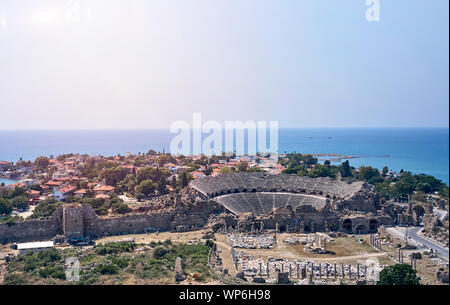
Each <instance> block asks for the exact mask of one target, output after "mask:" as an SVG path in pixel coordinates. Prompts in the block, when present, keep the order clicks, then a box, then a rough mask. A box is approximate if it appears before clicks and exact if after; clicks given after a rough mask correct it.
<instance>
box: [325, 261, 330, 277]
mask: <svg viewBox="0 0 450 305" xmlns="http://www.w3.org/2000/svg"><path fill="white" fill-rule="evenodd" d="M328 266H329V265H328V263H326V268H327V278H328V275H329V273H330V272H329V270H328Z"/></svg>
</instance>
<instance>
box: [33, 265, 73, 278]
mask: <svg viewBox="0 0 450 305" xmlns="http://www.w3.org/2000/svg"><path fill="white" fill-rule="evenodd" d="M39 276H40V277H42V278H55V279H60V280H64V279H65V278H66V273H65V272H64V268H63V267H62V266H52V267H45V268H43V269H40V270H39Z"/></svg>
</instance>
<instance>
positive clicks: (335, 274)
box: [334, 263, 337, 278]
mask: <svg viewBox="0 0 450 305" xmlns="http://www.w3.org/2000/svg"><path fill="white" fill-rule="evenodd" d="M334 278H337V268H336V263H334Z"/></svg>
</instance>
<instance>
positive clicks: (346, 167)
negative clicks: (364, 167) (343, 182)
mask: <svg viewBox="0 0 450 305" xmlns="http://www.w3.org/2000/svg"><path fill="white" fill-rule="evenodd" d="M339 172H340V173H341V176H342V178H346V177H352V176H353V175H352V170H351V168H350V162H348V160H346V161H345V162H342V164H341V165H340V166H339Z"/></svg>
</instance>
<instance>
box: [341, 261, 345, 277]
mask: <svg viewBox="0 0 450 305" xmlns="http://www.w3.org/2000/svg"><path fill="white" fill-rule="evenodd" d="M341 273H342V277H343V278H345V268H344V265H343V264H341Z"/></svg>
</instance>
